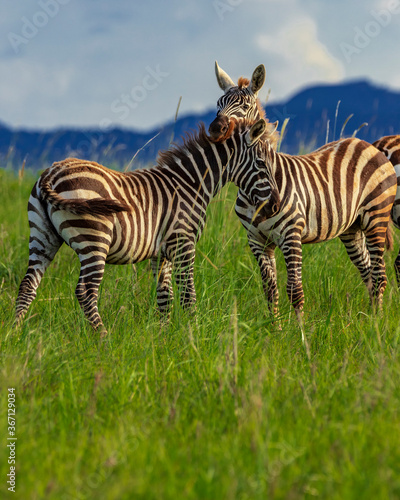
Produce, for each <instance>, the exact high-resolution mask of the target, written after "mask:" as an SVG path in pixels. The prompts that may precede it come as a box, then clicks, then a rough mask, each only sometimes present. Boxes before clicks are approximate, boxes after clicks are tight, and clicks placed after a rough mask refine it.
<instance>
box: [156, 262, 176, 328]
mask: <svg viewBox="0 0 400 500" xmlns="http://www.w3.org/2000/svg"><path fill="white" fill-rule="evenodd" d="M151 268H152V271H153V276H154V278H155V279H156V281H157V306H158V310H159V312H160V314H161V316H162V318H163V320H165V321H168V320H169V317H170V313H171V305H172V301H173V298H174V292H173V289H172V284H171V274H172V262H171V261H170V260H167V259H164V260H162V261H161V262H160V260H159V259H151Z"/></svg>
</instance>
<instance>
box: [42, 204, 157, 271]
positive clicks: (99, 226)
mask: <svg viewBox="0 0 400 500" xmlns="http://www.w3.org/2000/svg"><path fill="white" fill-rule="evenodd" d="M49 216H50V219H51V221H52V223H53V226H54V228H55V229H56V231H57V232H58V234H59V235H60V236H61V237H62V239H63V240H64V241H65V242H66V243H67V244H68V245H69V246H70V247H71V248H72V249H73V250H74V251H75V252H76V253H77V254H78V255H79V256H82V255H88V254H89V253H90V254H92V255H98V256H99V258H101V257H103V258H105V260H106V262H107V263H109V264H129V263H135V262H140V261H142V260H146V259H148V258H151V257H153V256H155V255H157V252H158V251H159V247H160V245H159V244H158V243H157V237H156V235H154V234H149V233H148V232H147V231H145V230H144V229H143V228H142V227H141V226H142V225H143V226H145V223H144V222H142V223H139V224H134V223H133V220H132V215H131V214H128V213H126V212H123V213H122V214H118V217H117V216H116V215H114V216H113V217H95V216H91V215H75V214H72V213H70V212H67V211H64V210H54V211H50V213H49Z"/></svg>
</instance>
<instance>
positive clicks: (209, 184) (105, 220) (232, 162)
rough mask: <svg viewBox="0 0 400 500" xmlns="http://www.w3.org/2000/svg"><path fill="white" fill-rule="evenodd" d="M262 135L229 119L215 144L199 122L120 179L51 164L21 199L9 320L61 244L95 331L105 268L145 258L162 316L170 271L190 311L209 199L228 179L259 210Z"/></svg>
mask: <svg viewBox="0 0 400 500" xmlns="http://www.w3.org/2000/svg"><path fill="white" fill-rule="evenodd" d="M265 130H266V122H265V121H264V120H262V119H261V120H259V121H257V122H256V123H254V124H253V125H252V126H249V124H248V123H247V122H246V121H243V120H239V121H236V120H235V126H234V127H233V129H232V134H231V136H230V137H229V138H228V139H227V140H226V141H224V142H220V143H218V144H214V143H213V142H211V141H210V140H209V138H208V136H207V134H206V132H205V129H204V126H202V125H201V126H200V129H199V132H198V133H197V134H195V135H193V136H190V137H188V138H187V139H186V140H185V142H184V144H183V145H181V146H174V147H172V148H171V149H170V150H168V151H166V152H162V153H160V154H159V157H158V160H157V165H156V166H155V167H153V168H149V169H141V170H135V171H134V172H129V173H120V172H116V171H114V170H110V169H108V168H106V167H104V166H102V165H99V164H98V163H95V162H90V161H85V160H78V159H74V158H69V159H67V160H64V161H62V162H57V163H54V164H53V165H52V166H51V167H50V168H48V169H47V170H46V171H45V172H44V173H43V174H42V175H41V177H40V178H39V180H38V181H37V182H36V184H35V185H34V187H33V189H32V192H31V195H30V198H29V203H28V218H29V225H30V239H29V266H28V270H27V272H26V275H25V277H24V278H23V280H22V282H21V285H20V288H19V293H18V297H17V302H16V323H17V324H19V323H20V322H21V320H22V319H23V317H24V316H25V314H26V312H27V309H28V307H29V305H30V304H31V302H32V301H33V299H34V298H35V296H36V289H37V287H38V286H39V283H40V281H41V279H42V276H43V274H44V272H45V270H46V269H47V267H48V266H49V264H50V263H51V261H52V260H53V259H54V257H55V255H56V253H57V251H58V249H59V248H60V246H61V245H62V244H63V242H65V243H67V244H68V245H69V246H70V247H71V248H72V249H73V250H74V251H75V252H76V254H77V255H78V258H79V260H80V264H81V270H80V276H79V280H78V284H77V287H76V291H75V293H76V297H77V299H78V301H79V304H80V306H81V308H82V309H83V312H84V314H85V316H86V318H87V319H88V320H89V322H90V323H91V325H92V326H93V327H94V328H100V329H101V330H103V331H104V332H105V329H104V326H103V322H102V319H101V317H100V314H99V312H98V307H97V298H98V289H99V286H100V283H101V281H102V278H103V273H104V267H105V264H106V263H109V264H127V263H135V262H140V261H143V260H146V259H151V265H152V270H153V273H154V276H155V278H156V280H157V303H158V308H159V310H160V312H162V313H164V314H168V312H169V310H170V306H171V301H172V286H171V274H172V268H173V267H174V269H175V279H176V282H177V285H178V288H179V290H180V301H181V304H182V306H184V307H189V306H193V305H194V304H195V301H196V294H195V288H194V281H193V265H194V258H195V244H196V242H197V240H198V239H199V237H200V235H201V233H202V230H203V228H204V225H205V221H206V209H207V206H208V204H209V203H210V201H211V199H212V198H213V197H214V196H215V195H216V194H217V193H218V191H219V190H220V189H221V188H222V187H223V186H224V185H225V184H226V183H227V182H234V183H235V184H236V185H237V186H239V187H240V188H241V189H242V190H243V191H244V192H245V193H246V195H247V196H248V197H249V200H251V203H252V205H253V206H256V207H257V206H258V207H259V208H260V210H261V212H262V213H263V212H264V211H267V210H268V206H269V203H268V202H269V199H270V197H271V186H270V184H269V182H268V180H267V179H266V177H265V174H264V172H263V168H264V165H263V163H262V162H261V164H260V163H259V157H263V156H264V153H263V151H262V150H263V148H264V147H265V146H264V144H265V141H261V140H260V138H261V137H264V139H265V138H266V132H265Z"/></svg>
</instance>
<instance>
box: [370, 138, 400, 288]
mask: <svg viewBox="0 0 400 500" xmlns="http://www.w3.org/2000/svg"><path fill="white" fill-rule="evenodd" d="M373 146H375V147H376V148H377V149H379V151H382V152H383V153H385V155H386V157H387V159H388V160H390V162H391V163H392V165H393V167H394V169H395V172H396V176H397V192H396V197H395V200H394V203H393V208H392V214H391V215H392V219H393V223H394V225H395V226H396V227H397V229H400V135H388V136H385V137H382V138H381V139H379V140H378V141H375V142H374V143H373ZM394 268H395V271H396V276H397V284H398V286H399V288H400V251H399V253H398V254H397V257H396V260H395V262H394Z"/></svg>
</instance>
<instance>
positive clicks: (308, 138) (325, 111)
mask: <svg viewBox="0 0 400 500" xmlns="http://www.w3.org/2000/svg"><path fill="white" fill-rule="evenodd" d="M265 111H266V115H267V117H268V119H269V120H270V121H275V120H279V122H280V125H279V127H281V126H282V123H283V121H284V120H285V118H289V122H288V124H287V127H286V130H285V133H284V138H283V140H282V145H281V150H282V151H284V152H287V153H291V154H298V153H299V151H306V150H312V149H315V148H317V147H320V146H322V145H323V144H325V142H326V138H328V142H329V141H332V140H336V139H338V138H339V135H340V132H341V130H342V127H343V124H344V123H345V122H346V120H348V121H347V123H346V127H345V131H344V132H345V133H344V136H345V137H346V136H349V135H352V134H353V132H354V131H357V130H358V129H359V128H360V126H361V125H362V124H364V123H368V126H363V127H362V128H361V129H360V130H358V132H357V137H359V138H360V139H363V140H366V141H368V142H373V141H375V140H376V139H379V138H380V137H382V136H384V135H392V134H397V133H398V134H400V91H399V92H396V91H394V90H390V89H388V88H385V87H380V86H377V85H375V84H373V83H371V82H369V81H367V80H354V81H346V82H343V83H340V84H319V85H314V86H311V87H307V88H304V89H301V90H299V91H298V92H297V93H295V94H294V95H293V96H292V97H290V98H289V99H287V100H285V101H280V102H271V103H267V105H266V106H265ZM215 115H216V110H215V109H214V110H209V111H206V112H205V113H189V114H186V115H184V116H182V117H178V118H177V120H176V121H169V122H167V123H165V124H164V125H163V126H162V127H159V128H155V129H153V130H150V131H146V132H144V131H138V130H133V129H126V128H121V127H113V128H111V129H109V130H106V131H102V130H100V129H96V128H85V129H80V128H78V127H74V128H73V127H59V128H56V129H53V130H47V131H40V130H26V129H22V128H21V129H12V128H10V127H8V126H7V125H6V124H5V123H4V122H1V121H0V166H2V167H7V166H8V167H10V166H11V167H13V168H19V167H20V166H21V165H22V163H23V162H24V160H25V163H26V167H28V168H31V169H33V170H37V169H43V168H45V167H47V166H49V165H50V164H51V163H53V162H54V161H57V160H61V159H63V158H66V157H68V156H76V157H79V158H82V159H90V160H93V161H98V162H100V163H104V164H108V165H110V166H113V167H116V168H125V167H126V166H127V165H129V164H130V168H131V169H134V168H138V167H141V166H144V165H148V164H150V163H154V162H155V160H156V157H157V154H158V151H159V150H163V149H166V148H168V146H169V144H170V142H171V140H172V139H173V140H174V141H175V142H179V141H180V138H181V136H184V135H185V133H186V132H190V131H195V130H197V125H198V123H199V122H200V121H202V122H204V123H205V125H206V127H208V125H209V123H211V121H212V120H213V119H214V117H215ZM350 116H351V118H349V117H350ZM348 118H349V119H348Z"/></svg>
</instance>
